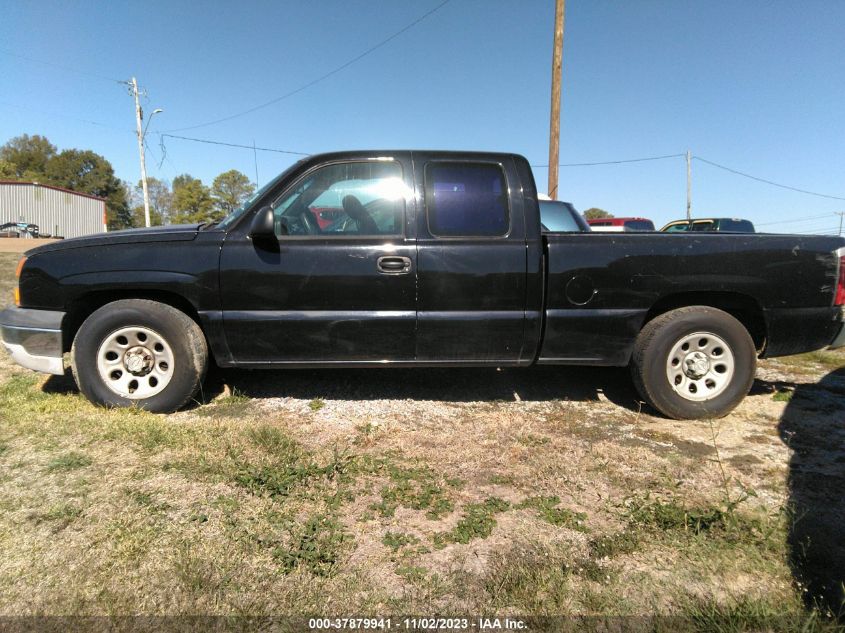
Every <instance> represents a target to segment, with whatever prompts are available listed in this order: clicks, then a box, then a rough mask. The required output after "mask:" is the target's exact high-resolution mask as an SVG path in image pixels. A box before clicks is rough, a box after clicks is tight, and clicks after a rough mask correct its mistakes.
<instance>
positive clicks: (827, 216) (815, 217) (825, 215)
mask: <svg viewBox="0 0 845 633" xmlns="http://www.w3.org/2000/svg"><path fill="white" fill-rule="evenodd" d="M831 215H832V213H825V214H824V215H811V216H807V217H803V218H794V219H792V220H779V221H777V222H755V224H756V225H757V226H771V225H772V224H787V223H795V222H809V221H810V220H821V219H829V218H830V217H831Z"/></svg>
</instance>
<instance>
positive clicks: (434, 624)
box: [308, 616, 528, 631]
mask: <svg viewBox="0 0 845 633" xmlns="http://www.w3.org/2000/svg"><path fill="white" fill-rule="evenodd" d="M308 628H309V629H310V630H312V631H324V630H344V629H346V630H391V629H396V630H402V631H436V630H447V631H455V630H477V631H527V630H528V624H527V622H526V621H525V620H523V619H520V618H498V617H474V618H468V617H467V618H439V617H422V616H421V617H406V618H378V617H373V618H348V617H347V618H310V619H309V620H308Z"/></svg>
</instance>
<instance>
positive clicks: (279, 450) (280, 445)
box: [247, 424, 301, 461]
mask: <svg viewBox="0 0 845 633" xmlns="http://www.w3.org/2000/svg"><path fill="white" fill-rule="evenodd" d="M247 437H248V438H249V440H250V441H251V442H252V443H253V444H255V445H256V446H258V447H260V448H262V449H264V450H265V451H267V452H268V453H271V454H272V455H274V456H275V457H276V458H277V459H284V460H286V461H295V460H297V459H299V458H300V456H301V451H300V449H299V446H298V445H297V444H296V442H294V441H293V440H292V439H290V438H289V437H288V436H287V435H285V434H284V433H282V431H281V430H279V429H278V428H276V427H275V426H270V425H268V424H262V425H261V426H257V427H253V428H250V429H249V431H247Z"/></svg>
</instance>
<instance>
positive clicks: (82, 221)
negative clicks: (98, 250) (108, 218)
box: [0, 183, 106, 237]
mask: <svg viewBox="0 0 845 633" xmlns="http://www.w3.org/2000/svg"><path fill="white" fill-rule="evenodd" d="M104 212H105V202H103V201H102V200H99V199H97V198H89V197H87V196H81V195H79V194H75V193H72V192H69V191H61V190H58V189H51V188H49V187H44V186H41V185H35V184H29V183H16V184H11V183H0V224H5V223H6V222H26V223H28V224H37V225H38V228H39V229H40V231H41V232H42V233H51V234H53V235H62V236H64V237H79V236H80V235H90V234H91V233H102V232H104V231H105V230H106V228H105V226H103V213H104Z"/></svg>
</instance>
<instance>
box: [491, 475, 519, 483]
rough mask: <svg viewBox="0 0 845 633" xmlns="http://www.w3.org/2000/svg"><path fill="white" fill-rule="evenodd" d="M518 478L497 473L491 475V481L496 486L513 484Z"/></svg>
mask: <svg viewBox="0 0 845 633" xmlns="http://www.w3.org/2000/svg"><path fill="white" fill-rule="evenodd" d="M515 481H516V479H515V478H514V476H513V475H500V474H498V473H497V474H495V475H491V476H490V483H491V484H493V485H494V486H512V485H513V484H514V482H515Z"/></svg>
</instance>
